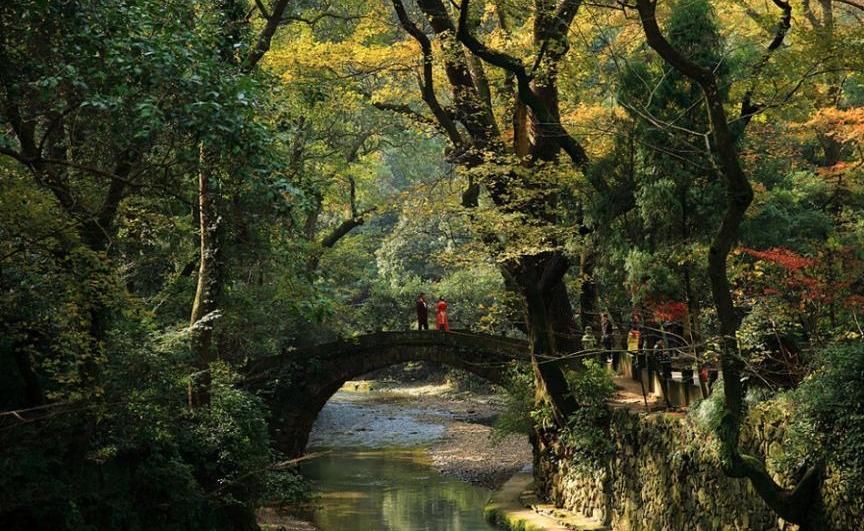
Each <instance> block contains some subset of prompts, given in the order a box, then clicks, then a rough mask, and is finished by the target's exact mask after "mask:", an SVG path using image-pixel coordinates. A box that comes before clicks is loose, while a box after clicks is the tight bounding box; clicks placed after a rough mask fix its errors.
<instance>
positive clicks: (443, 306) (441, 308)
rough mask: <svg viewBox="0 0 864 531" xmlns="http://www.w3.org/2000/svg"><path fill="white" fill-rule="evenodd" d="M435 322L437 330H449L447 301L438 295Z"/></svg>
mask: <svg viewBox="0 0 864 531" xmlns="http://www.w3.org/2000/svg"><path fill="white" fill-rule="evenodd" d="M435 322H436V323H437V324H438V330H444V331H445V332H449V331H450V321H449V320H448V319H447V301H445V300H444V297H438V304H437V311H436V313H435Z"/></svg>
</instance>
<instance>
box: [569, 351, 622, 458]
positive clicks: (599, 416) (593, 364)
mask: <svg viewBox="0 0 864 531" xmlns="http://www.w3.org/2000/svg"><path fill="white" fill-rule="evenodd" d="M567 380H568V383H569V386H570V393H571V395H572V396H573V398H574V399H575V400H576V403H577V404H579V407H578V409H577V410H576V412H575V413H574V414H573V415H571V416H570V418H568V419H567V425H566V426H565V427H564V428H563V429H562V430H561V431H560V433H559V434H558V436H559V437H560V440H561V443H562V444H564V446H565V447H566V448H567V449H568V450H569V451H570V452H572V454H573V459H574V462H575V463H577V464H578V465H580V466H592V465H596V464H598V463H600V462H602V461H603V460H604V459H605V458H607V457H608V456H609V453H610V452H611V451H612V443H611V441H610V440H609V435H608V427H609V406H608V405H607V402H608V401H609V399H611V398H612V395H613V394H614V393H615V384H613V383H612V377H611V375H610V374H609V372H608V371H607V370H606V367H605V366H604V365H601V364H600V363H598V362H597V360H594V359H588V360H585V361H583V362H582V368H581V370H579V371H574V372H571V373H569V375H568V379H567Z"/></svg>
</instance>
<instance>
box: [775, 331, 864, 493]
mask: <svg viewBox="0 0 864 531" xmlns="http://www.w3.org/2000/svg"><path fill="white" fill-rule="evenodd" d="M791 399H792V400H793V402H794V403H795V404H796V407H797V413H796V415H795V416H794V417H793V420H792V425H791V427H790V431H791V435H790V438H791V444H790V445H789V446H788V449H787V452H786V453H787V456H788V457H787V459H788V461H789V462H790V464H792V465H796V466H795V468H798V469H800V467H801V466H803V465H804V464H811V465H812V464H814V463H819V462H821V463H824V464H827V465H830V466H832V467H834V468H835V469H837V470H838V471H839V477H840V478H841V480H842V486H843V489H844V490H846V491H847V492H855V493H857V496H858V497H859V498H860V496H861V495H862V488H861V485H862V483H864V463H862V460H861V455H862V452H864V344H862V343H861V342H860V341H855V342H843V343H838V344H835V345H832V346H830V347H828V348H826V349H825V350H823V351H821V352H820V353H819V355H818V362H817V368H816V370H815V371H814V372H813V374H812V375H810V376H809V377H808V378H807V379H806V380H805V381H804V382H803V383H802V384H801V386H800V387H799V388H798V389H796V390H795V391H793V392H792V393H791Z"/></svg>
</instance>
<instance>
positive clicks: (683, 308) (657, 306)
mask: <svg viewBox="0 0 864 531" xmlns="http://www.w3.org/2000/svg"><path fill="white" fill-rule="evenodd" d="M649 307H650V308H651V311H652V312H653V314H654V320H655V321H681V320H683V319H684V318H685V317H686V316H687V303H686V302H681V301H665V302H655V303H651V304H650V305H649Z"/></svg>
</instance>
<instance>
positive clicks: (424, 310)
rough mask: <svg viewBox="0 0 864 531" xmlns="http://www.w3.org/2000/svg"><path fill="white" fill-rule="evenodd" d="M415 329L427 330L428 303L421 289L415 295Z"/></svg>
mask: <svg viewBox="0 0 864 531" xmlns="http://www.w3.org/2000/svg"><path fill="white" fill-rule="evenodd" d="M417 330H429V305H428V304H426V296H425V294H424V293H423V292H422V291H421V292H420V296H418V297H417Z"/></svg>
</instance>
